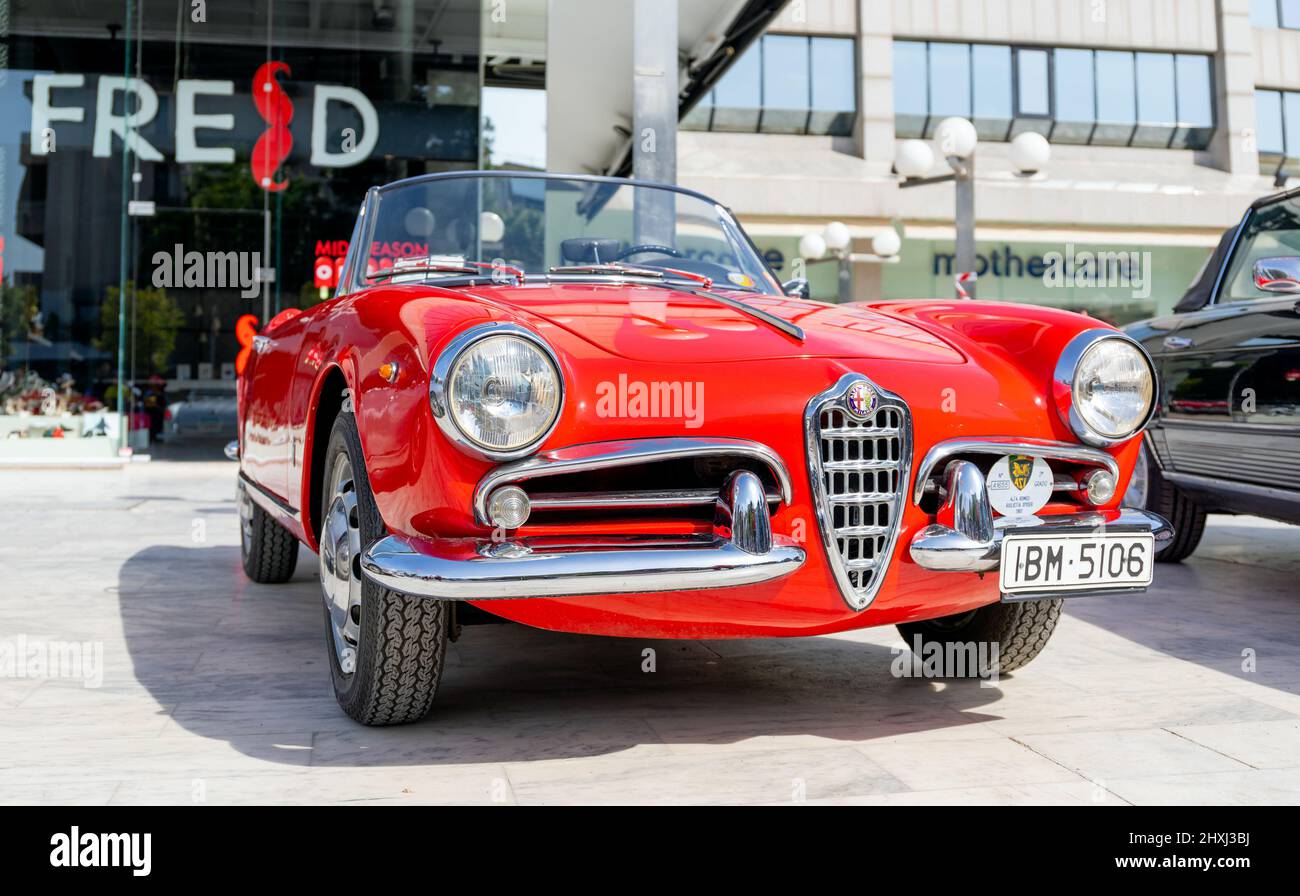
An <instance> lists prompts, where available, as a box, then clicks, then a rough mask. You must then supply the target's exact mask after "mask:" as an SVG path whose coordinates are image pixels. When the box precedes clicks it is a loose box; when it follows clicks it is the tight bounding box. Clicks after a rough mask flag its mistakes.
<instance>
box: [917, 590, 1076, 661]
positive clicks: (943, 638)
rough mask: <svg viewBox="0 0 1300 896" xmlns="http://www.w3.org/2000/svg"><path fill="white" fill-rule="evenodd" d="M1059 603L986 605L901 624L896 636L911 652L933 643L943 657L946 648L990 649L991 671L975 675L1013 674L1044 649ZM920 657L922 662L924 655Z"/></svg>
mask: <svg viewBox="0 0 1300 896" xmlns="http://www.w3.org/2000/svg"><path fill="white" fill-rule="evenodd" d="M1061 603H1062V601H1061V599H1060V598H1057V599H1055V600H1027V601H1019V602H1016V603H1006V604H1003V603H998V604H989V605H988V606H986V607H980V608H979V609H978V610H971V611H970V612H969V613H959V614H957V615H955V616H944V617H942V618H940V619H925V620H922V621H920V622H904V623H901V624H900V625H899V626H898V633H899V634H900V635H902V636H903V640H905V641H907V646H908V647H911V648H912V650H913V651H914V652H915V651H916V650H917V648H918V647H919V648H920V649H921V650H922V651H925V649H926V647H927V646H928V645H929V644H931V643H937V644H939V646H940V647H941V648H943V653H942V655H943V656H945V657H947V656H950V655H951V654H950V653H949V651H948V650H947V648H948V647H949V646H950V645H952V646H957V645H963V646H964V645H972V644H973V645H976V646H977V647H978V645H981V644H989V645H994V646H996V648H997V654H996V657H994V656H990V657H989V660H990V665H991V666H992V667H993V668H990V669H987V670H978V671H979V672H985V671H987V672H997V673H999V674H1001V673H1003V672H1013V671H1015V670H1016V669H1019V668H1020V667H1021V666H1024V665H1026V664H1027V663H1028V662H1029V661H1030V660H1032V659H1033V658H1034V657H1036V656H1038V654H1039V653H1041V652H1042V650H1043V648H1044V647H1046V646H1047V642H1048V640H1049V639H1050V638H1051V637H1052V632H1054V631H1056V623H1057V621H1058V620H1060V618H1061ZM918 638H919V639H920V641H919V643H918V642H917V639H918ZM920 656H921V658H922V659H924V658H925V654H924V653H921V654H920ZM971 671H975V670H971Z"/></svg>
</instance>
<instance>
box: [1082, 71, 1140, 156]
mask: <svg viewBox="0 0 1300 896" xmlns="http://www.w3.org/2000/svg"><path fill="white" fill-rule="evenodd" d="M1096 68H1097V129H1096V131H1095V132H1094V133H1093V137H1092V142H1093V143H1098V144H1103V145H1110V146H1127V145H1128V144H1129V141H1130V140H1132V139H1133V130H1134V126H1135V125H1136V124H1137V71H1136V67H1135V65H1134V61H1133V54H1132V53H1120V52H1116V51H1114V50H1099V51H1098V52H1097V58H1096Z"/></svg>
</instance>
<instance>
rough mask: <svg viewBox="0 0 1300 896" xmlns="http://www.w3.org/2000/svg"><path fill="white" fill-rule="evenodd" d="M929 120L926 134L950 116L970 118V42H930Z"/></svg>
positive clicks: (932, 131) (928, 134)
mask: <svg viewBox="0 0 1300 896" xmlns="http://www.w3.org/2000/svg"><path fill="white" fill-rule="evenodd" d="M929 74H930V121H929V124H928V125H927V126H926V136H927V137H929V136H932V135H933V134H934V129H935V127H936V126H937V125H938V124H939V122H941V121H943V119H945V118H947V117H949V116H950V115H960V116H962V117H963V118H969V117H970V114H971V112H970V83H971V74H970V45H969V44H937V43H936V44H930V65H929Z"/></svg>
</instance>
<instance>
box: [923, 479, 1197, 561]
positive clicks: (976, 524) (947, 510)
mask: <svg viewBox="0 0 1300 896" xmlns="http://www.w3.org/2000/svg"><path fill="white" fill-rule="evenodd" d="M944 491H945V492H946V494H947V498H946V499H945V501H944V505H943V507H941V508H940V509H939V513H938V522H936V523H934V524H933V525H930V526H926V527H925V528H924V529H922V530H921V531H920V532H917V533H916V535H915V536H914V537H913V538H912V545H911V548H910V551H909V552H910V554H911V556H912V559H913V560H914V561H915V562H916V563H917V564H918V565H919V566H923V567H925V568H926V569H932V570H936V571H940V572H989V571H991V570H995V569H997V568H998V565H999V563H1000V562H1001V557H1002V539H1003V537H1004V536H1005V535H1006V534H1008V533H1010V532H1027V531H1030V532H1041V533H1043V534H1053V533H1055V534H1059V533H1061V532H1071V531H1073V532H1100V531H1106V532H1150V533H1151V534H1152V535H1153V536H1155V546H1156V550H1160V549H1161V548H1163V547H1164V546H1165V545H1167V544H1168V543H1169V542H1170V541H1171V540H1172V539H1173V537H1174V529H1173V527H1172V526H1171V525H1169V522H1168V521H1167V520H1165V519H1164V518H1163V517H1161V516H1158V515H1157V514H1154V513H1150V512H1148V511H1146V510H1137V509H1134V508H1131V507H1122V508H1120V509H1118V510H1094V511H1085V512H1082V513H1065V514H1054V515H1051V516H1043V517H1034V518H1031V519H1029V520H1024V519H1015V518H1007V517H1002V518H1000V519H998V520H997V521H994V519H993V510H992V508H991V507H990V505H989V496H988V489H987V487H986V486H985V483H984V474H983V473H981V472H980V469H979V467H977V466H975V464H973V463H971V462H970V461H965V460H955V461H952V462H951V463H949V464H948V466H947V468H946V469H945V471H944Z"/></svg>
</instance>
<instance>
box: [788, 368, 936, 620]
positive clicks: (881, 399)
mask: <svg viewBox="0 0 1300 896" xmlns="http://www.w3.org/2000/svg"><path fill="white" fill-rule="evenodd" d="M859 381H861V382H866V383H868V384H870V385H871V387H872V388H873V389H874V390H875V391H876V395H877V400H878V404H877V406H876V407H877V409H879V408H884V407H892V408H895V409H896V410H897V411H898V412H899V415H900V416H901V417H902V425H901V426H900V427H899V430H898V438H899V441H900V447H899V459H900V462H901V466H900V468H899V471H898V489H897V490H896V491H895V492H894V493H893V494H890V495H888V497H889V498H890V499H891V500H892V503H891V504H890V505H889V509H890V517H889V526H890V533H889V538H888V539H887V540H886V542H885V546H884V548H883V550H881V552H880V555H879V556H878V557H876V558H875V562H874V563H873V567H876V566H878V567H879V568H880V569H881V572H880V573H879V574H877V575H875V576H872V580H871V587H870V588H869V589H867V590H866V591H864V592H862V593H858V591H857V589H855V588H854V587H853V582H852V580H851V579H850V578H849V567H848V566H847V565H846V563H845V561H844V560H843V559H842V558H841V557H840V551H839V546H838V545H837V544H836V543H835V527H834V525H833V518H832V516H831V505H832V503H835V499H836V498H838V499H839V501H838V503H845V501H846V499H849V498H855V497H856V496H846V495H839V496H834V497H831V498H828V497H827V494H826V483H825V479H824V478H823V472H824V471H823V468H822V459H821V458H822V451H821V432H820V428H819V422H818V418H819V417H820V415H821V412H822V411H823V410H824V409H825V408H826V406H827V405H831V404H835V403H838V405H839V408H840V410H843V411H844V412H845V414H846V415H848V416H856V415H853V414H851V413H850V412H849V411H848V409H847V407H846V406H845V405H844V396H845V395H846V394H847V393H848V391H849V387H850V386H852V385H853V384H854V383H856V382H859ZM803 429H804V450H805V452H806V453H807V455H808V480H809V484H810V485H811V486H812V493H813V502H812V504H813V513H814V514H816V516H817V528H818V529H819V530H820V531H821V534H822V547H823V548H824V549H825V551H826V558H827V562H829V563H830V567H831V571H832V572H833V573H834V574H835V582H836V584H837V585H839V588H840V595H841V596H842V597H843V598H844V602H845V603H847V604H848V605H849V606H850V607H851V608H853V609H854V610H865V609H866V608H867V607H869V606H870V605H871V602H872V601H873V600H875V598H876V593H877V592H878V591H879V590H880V586H881V584H882V583H883V582H884V579H885V575H886V573H887V572H888V569H889V564H890V561H891V560H892V559H893V556H894V546H895V544H896V542H897V541H898V532H899V529H901V528H902V522H903V505H904V500H903V499H904V496H905V495H906V494H907V484H908V482H909V481H910V480H909V478H908V477H909V476H910V475H911V472H912V412H911V410H910V409H909V408H908V406H907V402H905V401H903V399H902V398H901V397H900V396H898V395H895V394H894V393H893V392H890V391H888V390H887V389H882V388H881V387H880V386H879V385H877V384H876V383H875V382H874V381H873V380H871V379H870V378H869V377H866V376H863V375H862V374H860V373H846V374H845V375H844V376H842V377H840V379H839V381H838V382H836V383H835V385H833V386H831V387H830V388H829V389H826V390H825V391H824V392H821V393H820V394H818V395H814V396H813V398H812V400H810V401H809V402H808V405H807V407H806V408H805V409H804V415H803ZM881 494H882V495H883V494H884V493H881ZM875 503H884V502H883V501H881V502H875ZM855 568H856V569H863V568H866V566H865V565H864V564H863V563H858V565H857V566H856V567H855Z"/></svg>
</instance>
